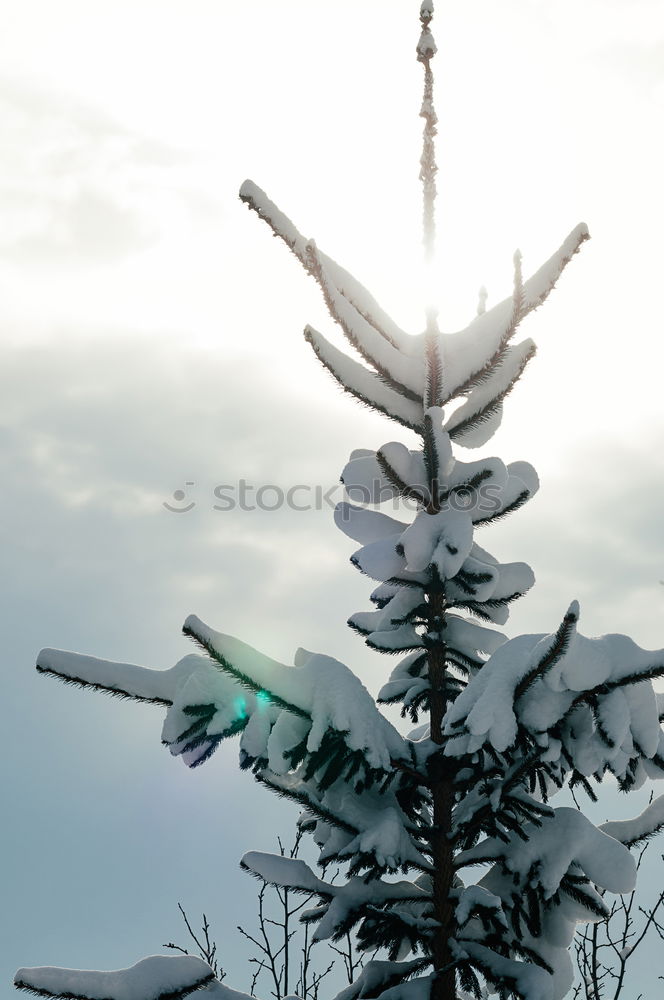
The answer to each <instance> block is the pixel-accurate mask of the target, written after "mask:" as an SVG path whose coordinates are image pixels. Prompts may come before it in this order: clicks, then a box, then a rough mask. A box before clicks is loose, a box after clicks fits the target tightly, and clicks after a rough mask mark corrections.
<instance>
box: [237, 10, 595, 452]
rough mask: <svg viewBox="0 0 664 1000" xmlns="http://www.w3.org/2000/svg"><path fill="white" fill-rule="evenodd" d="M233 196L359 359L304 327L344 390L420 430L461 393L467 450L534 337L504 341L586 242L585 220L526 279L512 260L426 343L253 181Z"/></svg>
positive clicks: (482, 432)
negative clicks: (506, 293) (505, 285)
mask: <svg viewBox="0 0 664 1000" xmlns="http://www.w3.org/2000/svg"><path fill="white" fill-rule="evenodd" d="M418 51H419V52H420V56H421V58H429V57H430V56H431V55H432V54H433V52H434V51H435V43H434V41H433V38H432V36H431V34H430V33H429V31H428V29H426V28H425V30H424V31H423V33H422V37H421V39H420V44H419V47H418ZM240 198H241V199H242V201H244V202H245V203H246V204H247V205H249V207H250V208H252V209H253V210H254V211H255V212H256V213H257V214H258V216H259V217H260V218H261V219H263V220H264V221H265V222H267V224H268V225H269V226H270V228H271V229H272V231H273V233H274V234H275V235H276V236H279V237H280V238H281V239H282V240H283V241H284V242H285V243H286V245H287V246H288V247H289V248H290V249H291V250H292V251H293V253H294V254H295V256H296V257H297V258H298V260H299V261H300V263H301V264H302V265H303V267H304V268H305V270H306V271H307V272H308V273H309V274H310V275H312V277H313V278H314V279H315V280H316V282H317V283H318V285H319V286H320V289H321V291H322V293H323V297H324V299H325V303H326V305H327V307H328V310H329V312H330V315H331V316H332V318H333V319H334V320H335V322H337V323H338V324H339V326H340V327H341V329H342V331H343V333H344V335H345V337H346V339H347V340H348V342H349V343H350V345H351V346H352V347H353V348H354V349H355V350H356V351H357V353H358V354H359V355H360V357H361V359H362V362H364V363H361V362H358V361H355V360H353V359H352V358H350V357H348V356H347V355H345V354H343V353H342V352H341V351H339V350H338V349H337V348H336V347H334V345H332V344H330V343H329V341H327V340H326V338H325V337H323V335H322V334H320V333H319V332H318V331H316V330H314V329H313V328H312V327H307V328H306V331H305V336H306V339H307V340H308V342H309V343H310V344H311V346H312V347H313V349H314V351H315V353H316V354H317V356H318V358H319V359H320V361H321V362H322V363H323V365H324V366H325V367H326V368H327V369H328V370H329V371H330V373H331V374H332V375H333V376H334V377H335V378H336V379H337V381H338V382H339V383H340V384H341V385H342V386H343V388H344V389H346V390H347V391H348V392H350V393H351V394H352V395H354V396H355V397H356V398H358V399H359V400H361V401H362V402H364V403H366V404H367V405H369V406H372V407H374V408H375V409H378V410H379V411H381V412H383V413H385V414H386V415H387V416H389V417H391V418H392V419H394V420H396V421H397V422H399V423H401V424H403V425H404V426H406V427H410V428H412V429H414V430H417V431H419V432H422V431H423V430H424V415H425V411H426V409H427V407H428V406H429V405H432V404H433V405H442V404H444V403H446V402H448V401H450V400H453V399H457V398H460V397H461V398H464V397H465V402H464V403H463V405H462V406H461V407H460V408H459V410H458V411H457V412H456V413H453V414H452V415H451V416H450V417H449V418H448V421H447V424H446V428H447V430H448V431H449V433H450V436H451V437H452V438H454V439H455V440H457V441H459V442H460V443H462V444H464V445H466V446H467V447H471V448H474V447H479V446H480V445H482V444H484V443H485V442H486V441H487V440H488V439H489V438H490V437H491V435H492V434H493V433H494V431H495V430H496V428H497V427H498V425H499V423H500V419H501V414H502V403H503V400H504V398H505V397H506V396H507V395H508V393H509V392H510V391H511V389H512V387H513V386H514V384H515V383H516V381H517V380H518V379H519V377H520V376H521V373H522V372H523V369H524V368H525V366H526V364H527V363H528V361H529V360H530V358H531V357H532V356H533V353H534V344H533V343H532V341H530V340H527V341H524V342H523V343H522V344H518V345H516V346H511V344H510V341H511V340H512V339H513V337H514V335H515V333H516V330H517V328H518V326H519V323H520V322H521V320H522V319H523V318H524V317H525V316H527V315H528V313H529V312H531V311H532V310H533V309H535V308H537V307H538V306H539V305H541V304H542V302H544V300H545V299H546V298H547V296H548V294H549V292H550V291H551V290H552V288H553V287H554V285H555V283H556V281H557V279H558V278H559V276H560V274H561V273H562V271H563V269H564V268H565V266H566V265H567V263H568V262H569V261H570V259H571V258H572V256H573V255H574V254H575V253H576V252H577V250H578V249H579V247H580V246H581V244H582V243H583V242H584V240H586V239H588V230H587V228H586V226H585V225H583V224H581V225H579V226H577V227H576V228H575V229H573V230H572V232H571V233H570V234H569V236H568V237H567V238H566V239H565V240H564V242H563V244H562V246H561V247H560V248H559V249H558V250H557V251H556V253H554V254H553V255H552V256H551V257H550V258H549V260H548V261H546V263H545V264H544V265H543V266H542V267H540V269H539V270H538V271H536V272H535V274H534V275H533V276H532V277H531V278H530V279H529V280H527V281H525V282H524V281H523V280H522V277H521V262H520V257H519V258H518V260H516V261H515V278H514V291H513V294H512V296H511V297H510V298H508V299H505V300H504V301H503V302H500V303H499V304H498V305H496V306H494V307H493V308H492V309H489V310H485V309H484V304H483V307H482V308H483V311H482V312H481V313H480V314H479V315H477V316H475V318H474V319H473V320H472V321H471V323H470V324H469V325H468V326H467V327H466V328H465V329H463V330H460V331H458V332H457V333H453V334H440V335H438V336H436V337H435V338H434V341H432V340H431V335H430V334H424V333H419V334H416V335H414V336H409V335H408V334H407V333H405V332H404V331H403V330H401V329H400V327H398V326H397V324H396V323H394V321H393V320H392V319H391V318H390V317H389V316H388V315H387V313H386V312H385V311H384V310H383V309H382V308H381V307H380V306H379V305H378V303H377V302H376V300H375V299H374V298H373V296H371V295H370V294H369V292H367V290H366V289H365V288H364V287H363V286H362V285H361V284H360V282H358V281H357V279H355V278H353V276H352V275H350V274H349V273H348V272H347V271H345V270H344V269H343V268H341V267H340V266H339V265H338V264H337V263H336V262H335V261H334V260H332V259H331V258H330V257H328V256H327V255H326V254H324V253H322V252H321V251H320V250H319V249H318V247H317V246H316V244H315V243H314V242H313V241H312V240H308V239H306V238H305V237H304V236H302V234H301V233H300V232H299V231H298V230H297V228H296V227H295V226H294V225H293V223H292V222H291V221H290V219H289V218H288V217H287V216H286V215H284V213H283V212H281V211H280V210H279V209H278V208H277V206H276V205H275V204H274V203H273V202H272V201H270V199H269V198H268V197H267V195H266V194H265V192H264V191H262V190H261V189H260V188H259V187H257V186H256V185H255V184H254V183H253V182H252V181H245V182H244V184H243V185H242V187H241V189H240ZM432 343H433V344H434V348H433V350H432ZM427 344H428V349H427V348H426V346H425V345H427ZM433 357H435V358H436V364H437V365H439V366H440V373H441V378H440V379H436V380H435V381H436V386H433V389H434V391H435V398H431V399H430V398H429V395H430V390H432V383H431V380H430V377H429V376H430V374H431V372H430V364H431V363H432V362H431V359H432V358H433ZM425 397H426V403H425Z"/></svg>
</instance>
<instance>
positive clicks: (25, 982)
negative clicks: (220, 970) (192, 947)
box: [14, 955, 247, 1000]
mask: <svg viewBox="0 0 664 1000" xmlns="http://www.w3.org/2000/svg"><path fill="white" fill-rule="evenodd" d="M213 980H214V973H213V971H212V969H211V968H210V966H209V965H208V964H207V963H206V962H204V961H203V960H202V959H200V958H196V957H195V956H193V955H182V956H171V955H153V956H151V957H150V958H144V959H142V961H140V962H137V963H136V965H132V966H131V968H129V969H119V970H117V971H115V972H92V971H88V970H80V969H56V968H49V967H45V968H36V969H19V970H18V972H17V973H16V976H15V977H14V985H15V986H16V987H17V988H18V989H23V990H27V991H29V992H30V993H36V994H38V995H39V996H45V997H66V998H68V1000H79V998H80V1000H180V998H184V997H187V996H189V995H190V994H191V993H193V992H194V991H196V990H199V989H201V987H203V986H205V985H206V984H208V983H212V982H213ZM219 985H220V986H221V984H219ZM223 990H224V993H225V994H227V995H226V996H224V997H221V996H219V994H218V993H217V997H218V1000H240V998H243V1000H246V996H247V995H246V994H244V993H237V992H236V991H235V990H228V989H226V987H223Z"/></svg>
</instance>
